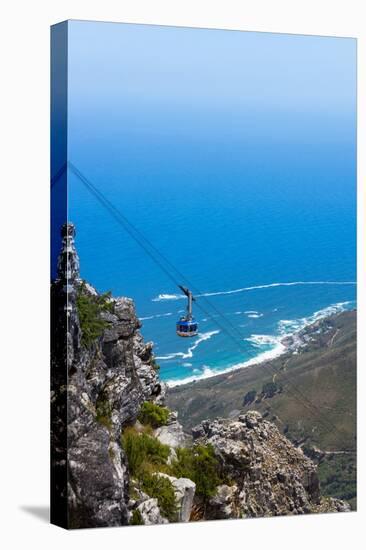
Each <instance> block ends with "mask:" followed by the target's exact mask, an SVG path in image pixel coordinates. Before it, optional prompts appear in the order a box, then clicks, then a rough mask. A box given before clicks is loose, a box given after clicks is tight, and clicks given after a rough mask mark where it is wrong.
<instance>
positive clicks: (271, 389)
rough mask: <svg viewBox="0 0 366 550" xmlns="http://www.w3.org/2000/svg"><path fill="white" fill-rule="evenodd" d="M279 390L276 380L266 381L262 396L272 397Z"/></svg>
mask: <svg viewBox="0 0 366 550" xmlns="http://www.w3.org/2000/svg"><path fill="white" fill-rule="evenodd" d="M277 391H278V387H277V384H276V383H275V382H266V383H265V384H263V387H262V396H263V397H267V398H271V397H273V396H274V395H276V393H277Z"/></svg>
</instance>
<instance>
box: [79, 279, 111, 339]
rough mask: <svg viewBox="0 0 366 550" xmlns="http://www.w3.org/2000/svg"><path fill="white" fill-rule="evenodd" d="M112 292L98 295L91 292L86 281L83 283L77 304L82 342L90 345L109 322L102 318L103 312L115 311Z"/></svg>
mask: <svg viewBox="0 0 366 550" xmlns="http://www.w3.org/2000/svg"><path fill="white" fill-rule="evenodd" d="M110 296H111V293H110V292H106V293H104V294H100V295H96V296H94V295H93V294H90V293H89V292H88V291H87V289H86V285H85V283H82V284H81V285H80V286H79V288H78V292H77V297H76V306H77V310H78V315H79V321H80V328H81V343H82V344H83V345H84V346H86V347H90V346H91V344H92V343H93V342H94V341H95V340H96V339H97V338H99V336H101V335H102V333H103V330H104V329H105V328H106V327H107V326H108V323H107V322H106V321H104V319H102V318H101V316H100V315H101V313H102V312H106V311H109V312H111V311H113V302H111V301H110Z"/></svg>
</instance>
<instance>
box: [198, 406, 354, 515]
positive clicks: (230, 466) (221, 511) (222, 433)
mask: <svg viewBox="0 0 366 550" xmlns="http://www.w3.org/2000/svg"><path fill="white" fill-rule="evenodd" d="M192 432H193V436H194V438H195V440H196V442H200V443H204V444H209V445H212V447H213V449H214V453H215V456H216V457H217V459H218V461H219V465H220V472H221V477H222V478H223V479H225V480H226V483H225V484H222V485H220V486H219V487H218V489H217V492H216V494H215V495H214V496H213V497H212V498H211V499H210V500H209V502H208V505H207V506H206V509H205V513H204V518H205V519H224V518H239V517H262V516H277V515H294V514H307V513H317V512H333V511H341V510H342V511H347V510H349V506H348V505H347V504H345V503H343V502H342V501H337V500H335V499H330V498H328V499H322V498H321V497H320V488H319V479H318V475H317V470H316V466H315V464H314V463H313V462H312V461H311V460H310V459H309V458H307V457H306V456H305V455H304V454H303V452H302V451H301V449H298V448H296V447H294V445H293V444H292V443H291V442H290V441H289V440H288V439H287V438H286V437H285V436H283V435H282V434H281V433H280V432H279V431H278V429H277V427H276V426H275V425H274V424H272V423H270V422H267V421H266V420H264V419H263V417H262V416H261V414H260V413H258V412H256V411H249V412H248V413H246V414H245V415H241V416H239V417H238V419H237V420H236V421H229V420H224V419H217V420H214V421H203V422H202V423H201V424H200V425H199V426H196V427H195V428H194V429H193V430H192ZM340 503H341V504H340Z"/></svg>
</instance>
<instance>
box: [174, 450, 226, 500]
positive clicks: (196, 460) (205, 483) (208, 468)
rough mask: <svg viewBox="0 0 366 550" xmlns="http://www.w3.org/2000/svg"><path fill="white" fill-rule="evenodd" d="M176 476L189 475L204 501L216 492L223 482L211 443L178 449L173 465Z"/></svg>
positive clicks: (197, 492)
mask: <svg viewBox="0 0 366 550" xmlns="http://www.w3.org/2000/svg"><path fill="white" fill-rule="evenodd" d="M171 471H172V474H173V475H174V476H176V477H188V478H189V479H191V480H192V481H194V482H195V484H196V494H197V495H198V496H200V497H201V498H202V499H203V500H204V501H206V500H207V499H209V498H210V497H211V496H213V495H214V494H215V493H216V488H217V486H218V485H219V484H220V483H221V481H222V480H221V478H220V476H219V474H218V461H217V459H216V457H215V454H214V450H213V447H212V446H211V445H195V446H193V447H191V448H184V449H177V460H174V461H173V463H172V466H171Z"/></svg>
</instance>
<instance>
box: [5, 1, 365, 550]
mask: <svg viewBox="0 0 366 550" xmlns="http://www.w3.org/2000/svg"><path fill="white" fill-rule="evenodd" d="M363 4H365V2H363V1H362V0H360V1H356V0H348V1H342V2H340V1H338V0H332V1H328V0H317V1H313V0H301V1H299V0H272V1H264V0H256V1H252V2H249V1H247V0H242V1H234V0H221V1H216V0H196V1H193V0H165V1H164V0H160V1H159V0H134V1H133V0H128V1H125V0H119V1H112V0H99V1H97V0H85V1H83V0H72V1H69V0H52V1H48V2H43V1H41V0H33V1H29V0H28V1H27V0H24V1H19V0H12V1H10V0H8V2H7V3H6V4H5V2H3V3H2V8H1V11H2V14H1V19H0V25H1V32H0V40H1V50H0V51H1V57H2V61H1V64H0V77H1V84H0V90H1V96H2V97H1V102H0V109H1V113H0V127H1V135H2V147H1V153H2V154H1V171H0V177H1V199H0V205H1V216H0V223H1V226H2V227H1V260H0V261H1V265H2V267H1V270H0V275H1V279H2V280H1V286H0V304H1V310H0V322H1V325H2V330H1V333H0V334H1V351H0V361H1V362H0V369H1V370H0V384H1V386H0V388H1V394H0V406H1V431H0V445H1V447H0V448H1V450H0V458H1V468H0V472H1V480H0V507H1V511H0V538H1V539H3V545H2V547H3V548H6V549H8V548H27V547H30V548H41V549H43V548H52V549H59V548H67V549H72V548H81V547H83V548H88V549H94V548H98V549H100V548H103V547H105V548H112V547H113V548H118V547H119V548H122V547H123V546H125V547H129V546H130V547H134V548H136V547H140V546H141V547H143V546H144V545H145V546H146V548H149V550H150V549H155V548H159V549H161V550H163V549H164V548H192V549H195V548H204V549H205V548H206V547H207V548H210V549H214V548H229V547H231V548H233V547H234V548H237V547H239V548H245V547H252V548H253V547H255V548H257V549H261V548H264V547H267V548H271V549H276V548H281V549H286V548H291V549H293V548H294V547H296V548H297V549H302V548H304V549H305V548H306V549H307V550H308V549H309V548H321V547H324V548H331V549H332V550H333V549H337V548H347V547H348V546H352V547H355V548H358V547H360V545H361V543H360V542H357V540H360V538H361V536H362V531H363V532H364V530H362V522H363V521H366V514H365V488H366V483H365V473H364V472H365V467H364V465H363V464H362V462H364V461H365V436H364V433H365V421H364V417H365V416H366V415H365V411H364V406H363V403H362V398H363V397H364V394H365V373H364V372H363V371H364V370H365V361H364V359H365V334H366V333H365V314H364V312H365V307H364V305H365V269H364V253H363V249H364V245H363V243H364V241H363V239H361V226H362V228H364V225H363V223H364V212H363V209H364V208H363V205H364V204H365V195H364V189H362V187H364V186H363V185H362V184H363V183H364V178H365V150H366V145H365V109H366V99H365V88H366V86H365V68H366V55H365V47H366V35H365V32H366V25H365V21H366V17H365V16H364V14H362V6H363ZM69 18H74V19H95V20H98V19H99V20H113V21H125V22H136V23H156V24H167V25H168V24H172V25H180V26H184V25H186V26H195V27H216V28H228V29H230V28H233V29H243V30H257V31H275V32H276V31H278V32H290V33H304V34H323V35H339V36H355V37H358V38H359V41H358V54H359V55H358V58H359V59H358V60H359V69H360V70H359V111H358V114H359V123H358V131H359V157H358V158H359V166H358V168H359V176H358V183H359V200H358V202H359V263H358V268H359V273H358V280H359V295H358V298H359V303H358V307H359V335H360V336H359V382H358V388H359V404H360V406H359V415H358V418H359V450H360V454H359V501H358V509H359V511H358V512H357V513H352V514H330V515H323V516H311V517H310V516H301V517H293V518H273V519H264V520H262V519H260V520H241V521H226V522H223V521H221V522H209V523H206V524H191V525H169V526H155V527H149V528H147V527H146V528H144V527H142V528H141V527H133V528H132V527H130V528H115V529H95V530H83V531H74V532H66V531H63V530H61V529H59V528H57V527H54V526H51V525H49V524H48V523H47V511H46V507H47V505H48V495H49V476H48V472H49V465H48V464H49V450H48V446H49V439H48V433H49V403H48V398H49V358H48V356H49V338H48V331H49V321H48V282H49V266H48V258H49V256H48V254H49V229H48V226H49V196H48V189H49V32H50V31H49V26H50V25H51V24H53V23H56V22H59V21H62V20H64V19H69ZM361 69H362V70H361Z"/></svg>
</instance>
